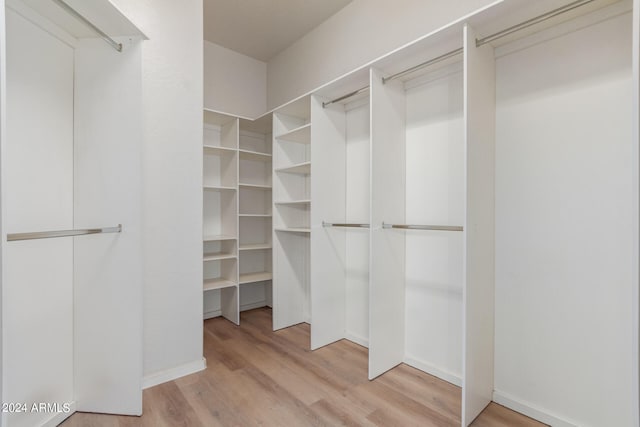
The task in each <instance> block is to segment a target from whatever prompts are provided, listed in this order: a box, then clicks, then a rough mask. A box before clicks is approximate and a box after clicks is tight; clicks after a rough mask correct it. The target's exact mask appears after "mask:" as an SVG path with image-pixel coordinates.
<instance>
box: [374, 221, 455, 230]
mask: <svg viewBox="0 0 640 427" xmlns="http://www.w3.org/2000/svg"><path fill="white" fill-rule="evenodd" d="M382 228H398V229H401V230H429V231H464V228H463V227H462V226H458V225H414V224H388V223H386V222H383V223H382Z"/></svg>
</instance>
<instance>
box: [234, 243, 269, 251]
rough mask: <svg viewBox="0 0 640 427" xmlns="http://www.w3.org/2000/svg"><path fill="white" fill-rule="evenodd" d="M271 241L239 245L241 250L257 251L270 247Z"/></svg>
mask: <svg viewBox="0 0 640 427" xmlns="http://www.w3.org/2000/svg"><path fill="white" fill-rule="evenodd" d="M271 248H272V245H271V243H250V244H246V245H240V250H241V251H258V250H262V249H271Z"/></svg>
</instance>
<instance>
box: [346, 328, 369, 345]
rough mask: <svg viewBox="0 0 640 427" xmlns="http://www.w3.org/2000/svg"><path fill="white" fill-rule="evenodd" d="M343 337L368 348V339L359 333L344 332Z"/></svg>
mask: <svg viewBox="0 0 640 427" xmlns="http://www.w3.org/2000/svg"><path fill="white" fill-rule="evenodd" d="M344 339H346V340H349V341H351V342H354V343H356V344H358V345H361V346H363V347H366V348H369V340H368V339H366V338H365V337H361V336H360V335H355V334H351V333H349V332H345V334H344Z"/></svg>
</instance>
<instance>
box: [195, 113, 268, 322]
mask: <svg viewBox="0 0 640 427" xmlns="http://www.w3.org/2000/svg"><path fill="white" fill-rule="evenodd" d="M271 128H272V122H271V117H270V116H267V117H265V118H263V119H261V120H257V121H249V120H245V119H240V118H237V117H233V116H230V115H227V114H221V113H218V112H213V111H208V110H205V111H204V143H203V228H204V229H203V232H204V238H203V263H204V264H203V276H204V277H203V291H204V317H205V318H210V317H215V316H219V315H222V316H224V317H225V318H227V319H229V320H230V321H232V322H233V323H236V324H238V323H239V313H240V311H242V310H245V309H251V308H256V307H261V306H264V305H270V304H271V282H270V280H271V277H272V274H271V246H272V245H271V226H272V222H271V209H272V200H271V175H272V166H271V159H272V154H271Z"/></svg>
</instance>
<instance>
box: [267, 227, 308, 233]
mask: <svg viewBox="0 0 640 427" xmlns="http://www.w3.org/2000/svg"><path fill="white" fill-rule="evenodd" d="M274 230H275V231H285V232H287V233H311V229H310V228H300V227H276V228H274Z"/></svg>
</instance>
